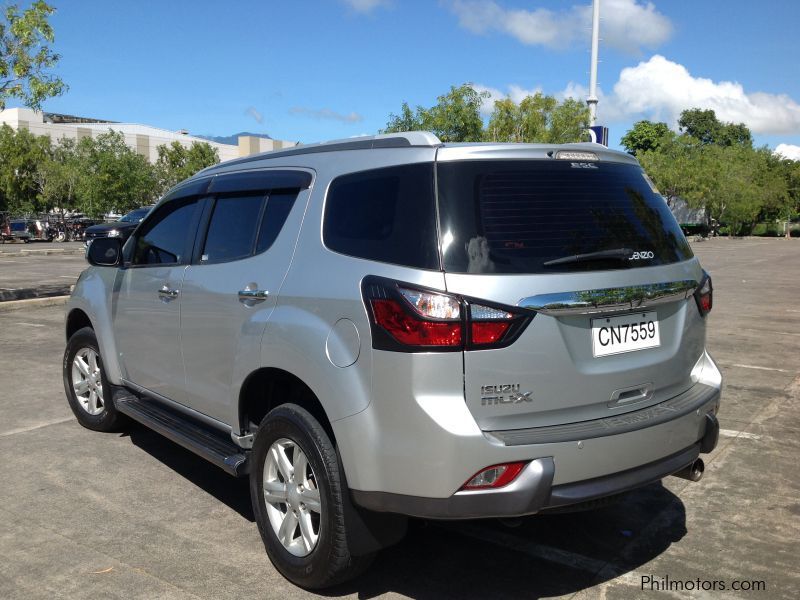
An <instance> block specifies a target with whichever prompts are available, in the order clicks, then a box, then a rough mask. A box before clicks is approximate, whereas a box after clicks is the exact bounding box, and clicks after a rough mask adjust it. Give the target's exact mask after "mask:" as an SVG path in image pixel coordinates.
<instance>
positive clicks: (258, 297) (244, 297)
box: [238, 290, 269, 302]
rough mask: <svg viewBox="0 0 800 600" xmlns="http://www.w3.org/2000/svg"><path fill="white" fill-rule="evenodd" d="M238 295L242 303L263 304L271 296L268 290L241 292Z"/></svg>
mask: <svg viewBox="0 0 800 600" xmlns="http://www.w3.org/2000/svg"><path fill="white" fill-rule="evenodd" d="M238 294H239V300H240V301H241V302H247V301H250V302H263V301H264V300H266V299H267V297H268V296H269V292H268V291H267V290H239V292H238Z"/></svg>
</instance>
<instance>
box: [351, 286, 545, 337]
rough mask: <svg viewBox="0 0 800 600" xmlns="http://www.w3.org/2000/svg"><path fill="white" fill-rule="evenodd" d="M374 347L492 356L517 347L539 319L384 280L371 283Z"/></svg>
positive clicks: (368, 297) (365, 292)
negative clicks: (496, 351)
mask: <svg viewBox="0 0 800 600" xmlns="http://www.w3.org/2000/svg"><path fill="white" fill-rule="evenodd" d="M361 293H362V296H363V298H364V303H365V305H366V307H367V311H368V312H369V315H370V322H371V325H372V347H373V348H375V349H376V350H392V351H395V352H432V351H438V352H447V351H461V350H488V349H492V348H502V347H504V346H507V345H509V344H511V343H512V342H513V341H514V340H515V339H516V338H517V337H518V336H519V334H520V333H521V332H522V330H523V329H525V326H526V325H527V324H528V322H529V321H530V320H531V319H532V318H533V315H534V313H530V312H528V311H525V310H521V309H518V308H514V307H505V306H501V305H494V306H491V305H490V304H488V303H487V304H483V302H484V301H480V303H476V302H473V301H472V300H471V299H469V298H463V297H461V296H456V295H453V294H446V293H443V292H440V291H437V290H427V289H421V288H419V287H416V286H412V285H408V284H405V283H400V282H398V281H393V280H391V279H385V278H383V277H375V276H369V277H365V278H364V281H363V282H362V284H361Z"/></svg>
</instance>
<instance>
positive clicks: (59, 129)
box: [0, 108, 297, 162]
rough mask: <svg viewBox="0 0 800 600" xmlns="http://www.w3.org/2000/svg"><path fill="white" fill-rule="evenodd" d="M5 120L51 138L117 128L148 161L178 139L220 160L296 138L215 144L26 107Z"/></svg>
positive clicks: (0, 118) (1, 119) (4, 114)
mask: <svg viewBox="0 0 800 600" xmlns="http://www.w3.org/2000/svg"><path fill="white" fill-rule="evenodd" d="M3 123H5V124H7V125H9V126H10V127H11V128H12V129H14V130H15V131H18V130H20V129H27V130H28V131H30V132H31V133H32V134H34V135H47V136H50V139H51V140H52V141H53V142H55V141H57V140H59V139H61V138H71V139H74V140H80V139H83V138H85V137H97V136H98V135H100V134H103V133H107V132H108V131H110V130H112V129H113V130H114V131H119V132H121V133H122V135H123V136H124V138H125V143H126V144H127V145H128V146H129V147H131V148H132V149H133V150H135V151H136V152H138V153H139V154H141V155H143V156H145V157H146V158H147V159H148V160H149V161H150V162H155V161H156V160H157V159H158V149H157V148H158V147H159V146H161V145H164V144H166V145H169V144H172V142H180V143H181V144H182V145H183V146H185V147H186V148H188V147H189V146H191V145H192V143H193V142H198V143H203V142H204V143H207V144H209V145H210V146H212V147H213V148H216V149H217V152H218V153H219V159H220V161H226V160H231V159H233V158H239V157H240V156H248V155H250V154H256V153H258V152H266V151H268V150H278V149H280V148H290V147H292V146H295V145H297V142H288V141H282V140H271V139H265V138H260V137H256V136H249V135H248V136H239V144H238V145H236V146H234V145H232V144H219V143H217V142H211V141H208V140H205V139H203V138H199V137H194V136H191V135H189V134H188V132H187V131H184V130H181V131H170V130H168V129H159V128H158V127H151V126H150V125H139V124H137V123H115V122H113V121H101V120H99V119H90V118H87V117H76V116H72V115H62V114H57V113H47V112H37V111H33V110H31V109H29V108H8V109H6V110H3V111H0V126H2V124H3Z"/></svg>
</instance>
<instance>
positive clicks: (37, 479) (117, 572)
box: [0, 239, 800, 599]
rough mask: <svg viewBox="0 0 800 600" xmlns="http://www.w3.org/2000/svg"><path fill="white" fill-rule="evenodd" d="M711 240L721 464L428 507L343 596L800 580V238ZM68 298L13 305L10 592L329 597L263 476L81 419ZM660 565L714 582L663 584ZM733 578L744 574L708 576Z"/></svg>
mask: <svg viewBox="0 0 800 600" xmlns="http://www.w3.org/2000/svg"><path fill="white" fill-rule="evenodd" d="M693 246H694V249H695V252H696V254H697V255H698V256H700V258H701V260H702V261H703V264H704V266H705V267H706V269H708V270H709V271H710V272H711V274H712V276H713V278H714V286H715V295H714V300H715V306H714V310H713V311H712V313H711V315H710V317H709V335H708V346H709V349H710V351H711V353H712V355H713V356H714V357H715V359H716V360H717V362H718V363H719V365H720V367H721V368H722V370H723V373H724V375H725V378H726V379H725V389H724V393H723V403H722V408H721V412H720V422H721V426H722V435H721V437H720V444H719V446H718V448H717V449H716V450H715V451H714V452H713V453H712V454H710V455H706V456H705V457H704V458H705V459H706V473H705V477H704V478H703V480H702V481H701V482H699V483H690V482H688V481H686V480H683V479H677V478H674V477H670V478H667V479H666V480H665V481H664V482H663V484H662V483H658V484H653V485H649V486H647V487H645V488H641V489H639V490H636V491H634V492H631V493H629V494H628V495H626V496H625V497H624V498H623V499H622V500H621V501H620V502H619V503H618V504H616V505H613V506H610V507H606V508H603V509H600V510H595V511H593V512H586V513H577V514H559V515H542V516H534V517H529V518H526V519H524V520H522V521H521V523H519V524H517V526H516V527H513V528H512V527H507V526H506V525H503V524H501V523H500V522H497V521H475V522H469V523H446V524H441V523H435V522H424V521H413V522H412V524H411V528H410V531H409V534H408V536H407V538H406V539H405V540H404V541H403V542H402V543H400V544H398V545H397V546H394V547H392V548H389V549H387V550H384V551H383V552H382V553H381V554H379V556H378V557H377V559H376V561H375V563H374V565H373V566H372V568H371V569H370V570H369V571H368V572H367V573H366V574H365V575H364V576H362V577H361V578H360V579H358V580H357V581H355V582H351V583H349V584H346V585H344V586H341V587H339V588H335V589H333V590H329V591H327V592H326V594H325V595H326V596H331V597H336V598H339V597H346V598H375V597H409V598H541V597H559V598H578V599H589V598H610V599H613V598H770V599H773V598H786V599H796V598H798V597H800V435H799V434H800V376H799V375H800V301H798V298H799V297H800V241H795V240H792V241H784V240H755V239H754V240H727V239H720V240H712V241H707V242H702V243H696V244H694V245H693ZM62 311H63V307H48V308H30V309H22V310H14V311H12V312H5V313H0V364H2V366H3V368H2V369H0V457H2V460H0V557H2V559H0V598H2V599H17V598H19V599H22V598H24V599H30V598H48V599H50V598H70V599H72V598H92V599H96V598H170V599H172V598H236V599H240V598H248V599H252V598H300V597H310V596H313V594H311V593H309V592H306V591H304V590H302V589H299V588H297V587H295V586H293V585H292V584H290V583H288V582H287V581H286V580H284V579H283V578H282V577H281V576H280V575H279V574H278V573H277V572H276V571H275V569H274V568H273V567H272V565H271V564H270V563H269V560H268V559H267V557H266V555H265V553H264V551H263V546H262V544H261V540H260V538H259V535H258V532H257V530H256V526H255V524H254V522H253V515H252V511H251V509H250V501H249V496H248V489H247V482H246V481H242V480H236V479H232V478H230V477H228V476H227V475H225V474H224V473H223V472H222V471H220V470H217V469H216V468H215V467H213V466H211V465H209V464H207V463H205V462H204V461H202V460H201V459H199V458H196V457H195V456H194V455H192V454H191V453H189V452H187V451H185V450H183V449H181V448H179V447H178V446H175V445H173V444H171V443H170V442H168V441H167V440H165V439H163V438H161V437H160V436H158V435H157V434H155V433H152V432H150V431H148V430H146V429H144V428H141V427H133V428H132V429H131V430H130V432H129V433H126V434H100V433H94V432H90V431H88V430H86V429H83V428H81V427H80V426H79V425H78V424H77V423H76V422H75V420H74V418H73V417H72V415H71V413H70V411H69V408H68V407H67V403H66V400H65V399H64V392H63V387H62V379H61V368H60V367H61V357H62V351H63V346H64V340H63V333H62V331H63V327H62V325H63V314H62ZM647 577H650V578H651V579H650V581H652V582H656V583H659V582H660V583H662V584H664V582H665V581H664V580H665V578H667V577H668V578H669V579H670V580H671V581H672V582H673V583H674V582H681V583H682V584H683V587H684V590H686V588H687V586H689V585H690V584H691V585H692V586H693V587H694V588H695V589H693V590H690V591H682V592H681V591H672V592H664V591H655V590H653V589H652V588H653V587H654V586H652V585H650V583H648V580H647V579H646V578H647ZM643 581H644V582H645V586H644V589H642V585H643ZM714 581H717V582H720V581H721V582H723V583H724V584H725V586H726V590H724V591H720V589H719V584H716V586H717V591H702V588H703V587H709V586H710V585H711V584H712V582H714ZM734 582H739V583H740V584H745V585H747V582H753V583H751V585H752V586H754V587H757V588H760V587H761V586H762V585H763V586H764V588H765V589H761V590H751V591H732V590H731V586H732V585H734ZM758 582H763V584H762V583H758ZM698 588H700V589H701V591H697V589H698Z"/></svg>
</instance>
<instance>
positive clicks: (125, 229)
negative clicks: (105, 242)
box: [83, 206, 153, 244]
mask: <svg viewBox="0 0 800 600" xmlns="http://www.w3.org/2000/svg"><path fill="white" fill-rule="evenodd" d="M152 208H153V207H152V206H142V207H139V208H135V209H133V210H132V211H131V212H129V213H128V214H126V215H125V216H124V217H122V218H121V219H120V220H119V221H114V222H112V223H100V224H97V225H92V226H90V227H87V228H86V229H85V230H84V232H83V239H84V241H85V242H86V244H88V243H89V242H91V241H92V240H94V239H96V238H104V237H116V238H119V239H121V240H122V241H123V242H124V241H125V240H127V239H128V236H130V234H131V233H133V230H134V229H136V226H137V225H139V223H141V221H142V219H144V218H145V217H146V216H147V213H149V212H150V210H152Z"/></svg>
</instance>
